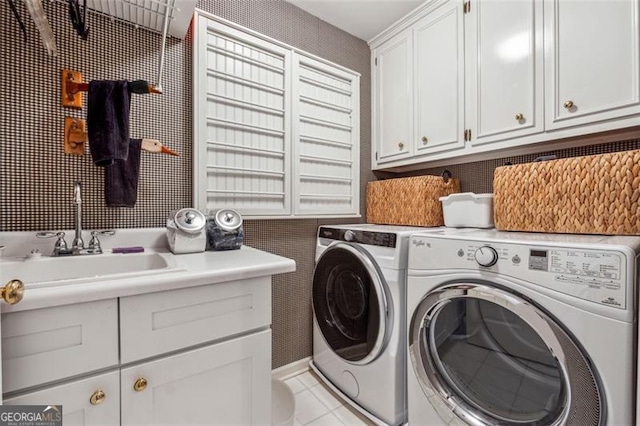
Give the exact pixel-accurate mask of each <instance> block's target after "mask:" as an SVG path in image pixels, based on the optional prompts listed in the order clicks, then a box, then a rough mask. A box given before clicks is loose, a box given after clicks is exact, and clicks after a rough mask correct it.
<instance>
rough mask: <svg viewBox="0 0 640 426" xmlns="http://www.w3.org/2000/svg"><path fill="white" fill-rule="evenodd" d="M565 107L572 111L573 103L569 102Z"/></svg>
mask: <svg viewBox="0 0 640 426" xmlns="http://www.w3.org/2000/svg"><path fill="white" fill-rule="evenodd" d="M564 107H565V108H566V109H571V108H573V101H567V102H565V103H564Z"/></svg>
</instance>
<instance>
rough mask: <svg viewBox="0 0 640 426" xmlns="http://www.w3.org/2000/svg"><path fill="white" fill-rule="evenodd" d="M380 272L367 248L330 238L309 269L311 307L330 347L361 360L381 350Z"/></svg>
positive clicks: (384, 305)
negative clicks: (311, 283) (311, 289)
mask: <svg viewBox="0 0 640 426" xmlns="http://www.w3.org/2000/svg"><path fill="white" fill-rule="evenodd" d="M385 286H386V283H385V281H384V278H383V277H382V273H381V272H380V270H379V268H378V267H377V265H376V264H375V262H374V260H373V259H372V258H371V256H370V255H369V253H368V252H367V251H366V250H364V249H362V248H361V247H359V246H357V245H353V244H349V243H344V242H335V243H333V244H331V245H330V246H329V247H328V248H327V249H326V250H325V251H324V253H323V254H322V256H321V257H320V259H319V260H318V263H317V264H316V268H315V270H314V273H313V311H314V315H315V318H316V321H317V322H318V326H319V328H320V331H321V332H322V336H323V337H324V339H325V341H326V343H327V345H328V346H329V347H330V348H331V349H332V350H333V352H334V353H335V354H336V355H338V356H339V357H341V358H342V359H344V360H345V361H348V362H350V363H353V364H367V363H369V362H371V361H373V360H374V359H375V358H377V357H378V355H380V353H381V352H382V351H383V350H384V344H385V339H386V334H387V330H390V329H391V325H390V324H388V321H390V318H391V316H390V315H388V308H389V306H390V305H389V300H388V298H387V292H386V291H385Z"/></svg>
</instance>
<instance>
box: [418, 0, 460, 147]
mask: <svg viewBox="0 0 640 426" xmlns="http://www.w3.org/2000/svg"><path fill="white" fill-rule="evenodd" d="M413 32H414V57H415V59H416V64H415V83H416V86H415V102H414V104H415V108H416V114H415V129H416V133H415V136H414V138H413V143H414V153H415V154H418V155H421V154H427V153H432V152H440V151H443V150H450V149H455V148H461V147H463V146H464V139H463V134H464V115H463V113H464V108H463V106H464V21H463V11H462V7H461V3H460V2H459V1H450V2H448V3H446V4H444V5H443V6H441V7H439V8H438V9H436V10H435V11H434V12H432V13H430V14H429V15H427V16H426V17H425V18H423V19H421V20H420V21H418V23H416V25H415V27H414V29H413Z"/></svg>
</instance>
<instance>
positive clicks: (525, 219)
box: [493, 150, 640, 235]
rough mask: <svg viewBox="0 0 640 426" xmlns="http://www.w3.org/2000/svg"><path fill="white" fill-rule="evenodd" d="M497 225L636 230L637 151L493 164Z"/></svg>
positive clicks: (639, 225) (639, 216)
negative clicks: (502, 165)
mask: <svg viewBox="0 0 640 426" xmlns="http://www.w3.org/2000/svg"><path fill="white" fill-rule="evenodd" d="M493 192H494V219H495V226H496V228H497V229H500V230H506V231H534V232H553V233H569V234H607V235H638V234H639V233H640V208H638V199H639V198H640V150H636V151H627V152H617V153H612V154H602V155H590V156H586V157H576V158H568V159H562V160H553V161H545V162H539V163H529V164H520V165H515V166H505V167H498V168H497V169H496V170H495V173H494V178H493Z"/></svg>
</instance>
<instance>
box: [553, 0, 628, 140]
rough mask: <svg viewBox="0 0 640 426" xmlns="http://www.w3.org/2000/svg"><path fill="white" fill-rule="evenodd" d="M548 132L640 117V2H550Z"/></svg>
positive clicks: (565, 0)
mask: <svg viewBox="0 0 640 426" xmlns="http://www.w3.org/2000/svg"><path fill="white" fill-rule="evenodd" d="M544 7H545V38H546V40H547V51H546V59H547V64H546V66H547V69H546V78H547V81H546V85H547V100H548V105H549V108H548V109H547V117H546V118H547V121H546V126H547V128H548V129H555V128H561V127H567V126H575V125H580V124H585V123H590V122H594V121H600V120H607V119H611V118H618V117H621V116H625V115H630V114H638V113H640V82H639V79H640V68H639V63H638V62H639V58H638V55H640V44H639V37H640V29H639V27H638V25H639V19H640V16H639V14H638V1H637V0H636V1H633V0H615V1H614V0H598V1H588V2H585V1H575V0H553V1H551V0H548V1H546V2H545V4H544Z"/></svg>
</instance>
